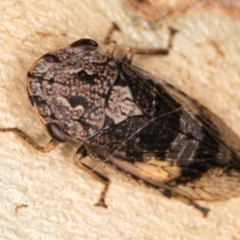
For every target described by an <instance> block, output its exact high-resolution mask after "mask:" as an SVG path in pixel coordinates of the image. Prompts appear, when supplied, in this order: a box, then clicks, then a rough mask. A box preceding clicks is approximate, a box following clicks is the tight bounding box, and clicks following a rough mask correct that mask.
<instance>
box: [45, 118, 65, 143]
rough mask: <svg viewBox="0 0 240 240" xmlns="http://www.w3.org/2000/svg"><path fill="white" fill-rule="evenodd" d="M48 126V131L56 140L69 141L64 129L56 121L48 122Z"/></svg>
mask: <svg viewBox="0 0 240 240" xmlns="http://www.w3.org/2000/svg"><path fill="white" fill-rule="evenodd" d="M46 128H47V131H48V134H49V135H50V136H51V137H52V138H53V139H54V140H56V141H58V142H61V143H64V142H66V141H67V138H66V136H65V134H64V133H63V131H62V130H61V127H60V126H59V124H58V123H56V122H50V123H47V124H46Z"/></svg>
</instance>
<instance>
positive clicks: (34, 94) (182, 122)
mask: <svg viewBox="0 0 240 240" xmlns="http://www.w3.org/2000/svg"><path fill="white" fill-rule="evenodd" d="M97 46H98V45H97V43H96V42H95V41H93V40H90V39H80V40H78V41H77V42H74V43H73V44H71V45H68V46H64V47H61V48H58V49H57V50H55V51H53V52H50V53H48V54H46V55H44V56H43V57H42V58H40V59H39V60H38V61H37V62H36V63H35V64H34V65H33V67H32V68H31V69H30V71H29V73H28V79H27V88H28V92H29V97H30V100H31V102H32V103H33V105H34V107H35V109H36V110H37V112H38V114H39V116H40V118H41V120H42V122H43V123H44V124H46V125H47V126H48V128H49V127H50V128H52V126H53V127H54V129H55V130H56V129H57V130H56V131H49V134H50V135H51V137H52V138H53V139H55V140H57V141H58V140H59V139H58V137H57V136H59V134H60V135H61V136H63V137H62V138H61V139H63V142H64V141H66V140H67V139H71V140H75V141H78V142H80V143H83V144H84V146H85V148H86V149H83V148H82V147H81V148H80V149H81V151H82V149H83V151H85V150H87V153H88V155H90V156H91V157H92V158H95V159H100V160H101V161H102V162H103V163H105V164H108V165H110V166H112V167H113V168H115V169H117V170H118V171H120V172H123V173H125V174H127V175H129V176H131V177H133V178H135V179H137V180H138V179H139V180H142V181H144V182H145V183H146V184H147V185H149V186H151V187H154V188H157V189H159V190H160V191H161V192H162V193H163V194H164V195H166V196H168V197H176V198H179V199H184V201H187V203H188V204H192V205H193V206H195V207H197V208H198V209H200V210H202V211H203V213H204V214H206V213H207V209H205V208H202V207H200V206H199V205H197V204H196V203H195V202H194V201H195V200H207V201H214V200H222V199H227V198H231V197H234V196H238V195H239V191H238V190H237V189H238V188H239V172H240V165H239V156H238V151H237V150H236V149H234V148H232V146H230V145H229V144H228V143H226V142H225V141H224V139H223V137H222V134H221V129H224V127H223V126H222V124H223V123H219V121H218V119H216V118H217V117H216V116H215V115H213V114H212V113H210V112H209V111H208V110H207V109H206V108H204V107H203V106H201V105H200V104H199V103H197V102H196V101H194V100H193V99H191V98H190V97H188V96H186V95H185V94H184V93H183V92H181V91H179V90H177V89H175V88H174V87H173V86H172V85H170V84H168V83H166V82H164V81H163V80H159V79H158V81H156V79H155V77H154V76H152V75H151V74H149V73H147V72H145V71H143V70H141V69H139V68H137V67H134V66H131V65H128V64H126V63H124V62H121V61H119V60H117V59H115V58H114V57H112V56H111V55H109V54H108V53H107V52H106V53H104V52H100V51H98V50H97ZM213 119H215V120H216V121H214V122H213V121H212V120H213ZM56 127H57V128H56ZM77 154H78V155H81V156H85V155H86V154H82V153H81V152H80V150H78V152H77Z"/></svg>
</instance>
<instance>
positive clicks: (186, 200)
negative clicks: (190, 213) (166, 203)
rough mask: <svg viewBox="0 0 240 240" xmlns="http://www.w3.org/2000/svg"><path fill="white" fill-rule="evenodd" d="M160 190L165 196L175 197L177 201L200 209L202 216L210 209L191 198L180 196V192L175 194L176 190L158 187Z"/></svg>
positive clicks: (205, 215)
mask: <svg viewBox="0 0 240 240" xmlns="http://www.w3.org/2000/svg"><path fill="white" fill-rule="evenodd" d="M159 190H160V192H161V193H162V194H163V195H164V196H165V197H167V198H174V199H177V200H178V201H180V202H182V203H185V204H187V205H189V206H193V207H194V208H195V209H197V210H198V211H200V212H201V213H202V214H203V216H204V217H207V215H208V212H209V211H210V209H209V208H206V207H203V206H201V205H199V204H197V203H196V202H194V201H193V200H191V199H189V198H187V197H184V196H181V195H180V194H177V193H176V192H173V191H170V190H163V189H159Z"/></svg>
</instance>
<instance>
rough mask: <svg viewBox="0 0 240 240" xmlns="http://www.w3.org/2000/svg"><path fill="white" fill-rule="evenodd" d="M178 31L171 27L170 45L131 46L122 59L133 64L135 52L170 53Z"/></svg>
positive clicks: (146, 53)
mask: <svg viewBox="0 0 240 240" xmlns="http://www.w3.org/2000/svg"><path fill="white" fill-rule="evenodd" d="M176 33H177V30H176V29H174V28H171V27H170V28H169V39H168V46H167V48H155V49H152V48H145V49H140V48H130V49H129V50H128V52H127V53H126V55H125V56H124V57H123V59H122V61H123V62H126V63H128V64H131V62H132V59H133V55H134V54H141V55H168V54H169V52H170V49H171V48H172V42H173V38H174V36H175V34H176Z"/></svg>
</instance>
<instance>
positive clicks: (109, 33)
mask: <svg viewBox="0 0 240 240" xmlns="http://www.w3.org/2000/svg"><path fill="white" fill-rule="evenodd" d="M115 31H120V28H119V27H118V25H117V24H116V23H115V22H112V27H111V28H110V29H109V30H108V32H107V35H106V37H105V40H104V43H105V44H109V43H110V42H112V41H113V40H112V39H111V38H112V35H113V33H114V32H115Z"/></svg>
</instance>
